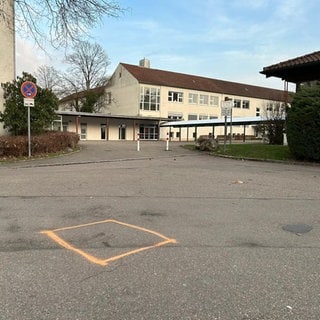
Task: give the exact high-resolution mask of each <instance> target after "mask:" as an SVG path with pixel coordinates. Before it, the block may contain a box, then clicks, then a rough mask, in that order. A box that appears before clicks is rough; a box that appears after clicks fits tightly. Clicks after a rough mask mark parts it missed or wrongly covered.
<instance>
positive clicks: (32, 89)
mask: <svg viewBox="0 0 320 320" xmlns="http://www.w3.org/2000/svg"><path fill="white" fill-rule="evenodd" d="M20 89H21V93H22V95H23V96H24V97H25V98H34V97H35V96H36V95H37V86H36V85H35V84H34V83H33V82H31V81H25V82H24V83H23V84H22V85H21V88H20Z"/></svg>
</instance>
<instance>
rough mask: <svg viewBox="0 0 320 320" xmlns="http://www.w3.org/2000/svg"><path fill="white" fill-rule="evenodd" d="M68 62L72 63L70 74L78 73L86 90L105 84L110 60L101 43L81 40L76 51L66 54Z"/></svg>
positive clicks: (77, 75)
mask: <svg viewBox="0 0 320 320" xmlns="http://www.w3.org/2000/svg"><path fill="white" fill-rule="evenodd" d="M66 62H67V63H68V64H70V69H69V71H70V74H71V75H72V74H76V77H77V78H79V77H80V78H82V80H83V81H82V83H83V89H84V90H89V89H92V88H94V87H98V86H102V85H104V84H105V81H106V72H107V67H108V65H109V64H110V61H109V58H108V55H107V54H106V52H105V51H104V49H103V48H102V47H101V46H100V45H99V44H97V43H94V44H92V43H90V42H88V41H84V42H79V43H78V44H77V45H76V46H75V49H74V52H73V53H72V54H69V55H67V56H66Z"/></svg>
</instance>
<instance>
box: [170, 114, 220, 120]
mask: <svg viewBox="0 0 320 320" xmlns="http://www.w3.org/2000/svg"><path fill="white" fill-rule="evenodd" d="M168 118H169V119H172V120H182V119H183V114H182V113H181V112H170V113H169V114H168ZM217 118H218V117H217V116H214V115H208V114H199V115H198V114H195V113H193V114H188V120H207V119H217Z"/></svg>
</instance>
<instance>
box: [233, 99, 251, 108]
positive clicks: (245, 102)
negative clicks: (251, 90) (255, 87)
mask: <svg viewBox="0 0 320 320" xmlns="http://www.w3.org/2000/svg"><path fill="white" fill-rule="evenodd" d="M233 107H234V108H237V109H240V108H241V107H242V109H249V108H250V101H249V100H241V99H233Z"/></svg>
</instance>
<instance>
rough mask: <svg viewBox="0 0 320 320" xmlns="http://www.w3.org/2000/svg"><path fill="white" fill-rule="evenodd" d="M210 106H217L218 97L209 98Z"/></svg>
mask: <svg viewBox="0 0 320 320" xmlns="http://www.w3.org/2000/svg"><path fill="white" fill-rule="evenodd" d="M209 103H210V106H218V105H219V97H217V96H210V101H209Z"/></svg>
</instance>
